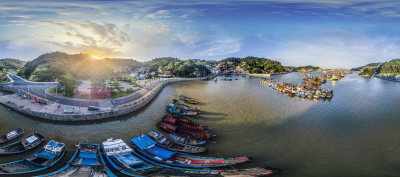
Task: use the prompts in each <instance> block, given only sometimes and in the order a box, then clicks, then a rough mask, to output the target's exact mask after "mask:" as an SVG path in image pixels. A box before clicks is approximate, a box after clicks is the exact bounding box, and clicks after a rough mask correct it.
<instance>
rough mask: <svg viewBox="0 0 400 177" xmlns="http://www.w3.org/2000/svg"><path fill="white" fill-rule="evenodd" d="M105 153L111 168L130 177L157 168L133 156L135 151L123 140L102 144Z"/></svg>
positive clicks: (110, 140)
mask: <svg viewBox="0 0 400 177" xmlns="http://www.w3.org/2000/svg"><path fill="white" fill-rule="evenodd" d="M101 147H102V149H103V153H104V155H105V157H106V159H107V161H108V162H109V163H110V164H111V167H112V168H114V169H115V170H117V171H119V172H120V173H122V174H124V175H128V176H140V175H137V174H136V173H140V172H144V171H149V170H151V169H154V168H156V167H155V166H153V165H150V164H147V163H145V162H144V161H143V160H141V159H139V158H137V157H136V156H134V155H133V154H132V152H133V150H132V148H130V147H129V146H128V145H127V144H126V143H125V142H124V141H123V140H122V139H115V140H114V139H112V138H110V139H108V140H107V141H105V142H103V143H101Z"/></svg>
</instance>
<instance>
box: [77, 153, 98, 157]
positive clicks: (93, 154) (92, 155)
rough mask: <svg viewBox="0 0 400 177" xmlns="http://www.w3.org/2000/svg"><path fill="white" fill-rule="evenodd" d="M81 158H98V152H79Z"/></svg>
mask: <svg viewBox="0 0 400 177" xmlns="http://www.w3.org/2000/svg"><path fill="white" fill-rule="evenodd" d="M79 158H85V159H97V155H96V153H88V152H81V153H79Z"/></svg>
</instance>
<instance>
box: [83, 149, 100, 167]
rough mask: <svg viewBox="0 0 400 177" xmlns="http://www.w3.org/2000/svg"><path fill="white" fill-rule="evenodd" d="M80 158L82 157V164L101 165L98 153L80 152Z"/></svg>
mask: <svg viewBox="0 0 400 177" xmlns="http://www.w3.org/2000/svg"><path fill="white" fill-rule="evenodd" d="M79 158H81V159H82V162H81V165H88V166H89V165H100V163H99V161H98V160H97V155H96V153H88V152H80V153H79Z"/></svg>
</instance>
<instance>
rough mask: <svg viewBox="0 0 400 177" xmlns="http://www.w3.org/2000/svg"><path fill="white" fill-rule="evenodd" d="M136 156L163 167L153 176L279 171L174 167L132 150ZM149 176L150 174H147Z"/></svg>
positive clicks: (239, 176)
mask: <svg viewBox="0 0 400 177" xmlns="http://www.w3.org/2000/svg"><path fill="white" fill-rule="evenodd" d="M133 154H134V155H135V156H136V157H139V158H140V159H142V160H143V161H146V162H147V163H150V164H154V165H156V166H160V167H163V170H160V171H158V172H157V173H153V174H151V175H154V176H159V175H162V176H198V177H201V176H207V177H209V176H231V177H256V176H267V175H271V174H275V173H278V172H280V170H279V169H273V168H263V167H256V168H245V169H234V170H225V169H224V170H220V169H218V170H217V169H215V170H214V169H207V168H185V167H176V166H171V165H166V164H163V163H159V162H157V161H154V160H151V159H150V158H148V157H146V156H145V155H142V154H140V153H139V152H135V151H134V152H133ZM149 176H150V174H149Z"/></svg>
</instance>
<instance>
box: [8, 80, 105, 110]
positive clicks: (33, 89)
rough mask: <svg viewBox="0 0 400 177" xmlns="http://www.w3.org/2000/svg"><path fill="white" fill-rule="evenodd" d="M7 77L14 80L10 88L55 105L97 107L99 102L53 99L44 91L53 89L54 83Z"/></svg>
mask: <svg viewBox="0 0 400 177" xmlns="http://www.w3.org/2000/svg"><path fill="white" fill-rule="evenodd" d="M9 76H10V77H11V78H12V79H13V80H14V83H13V85H12V86H14V87H17V88H19V89H21V90H24V91H26V92H29V93H32V94H34V95H36V96H39V97H41V98H46V99H48V100H50V101H57V103H60V104H65V105H70V106H81V107H88V106H99V102H98V101H96V100H74V99H69V98H61V97H55V96H52V95H49V94H46V92H45V90H46V89H47V88H50V87H54V86H55V85H56V84H55V83H41V82H30V81H27V80H25V79H23V78H21V77H19V76H17V75H14V74H10V75H9Z"/></svg>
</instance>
